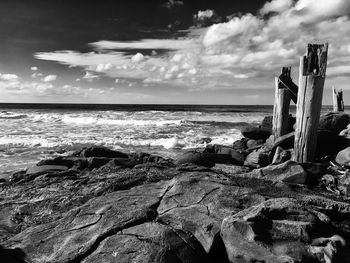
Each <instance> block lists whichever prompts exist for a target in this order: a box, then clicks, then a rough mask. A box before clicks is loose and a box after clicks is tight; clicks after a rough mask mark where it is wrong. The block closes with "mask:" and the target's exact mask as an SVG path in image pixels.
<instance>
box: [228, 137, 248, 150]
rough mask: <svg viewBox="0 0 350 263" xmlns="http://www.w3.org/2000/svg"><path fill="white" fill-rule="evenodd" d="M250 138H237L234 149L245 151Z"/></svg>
mask: <svg viewBox="0 0 350 263" xmlns="http://www.w3.org/2000/svg"><path fill="white" fill-rule="evenodd" d="M248 140H249V139H247V138H242V139H240V140H237V141H235V142H234V143H233V146H232V148H233V149H234V150H238V151H243V150H245V149H247V141H248Z"/></svg>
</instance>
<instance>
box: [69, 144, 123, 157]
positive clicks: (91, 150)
mask: <svg viewBox="0 0 350 263" xmlns="http://www.w3.org/2000/svg"><path fill="white" fill-rule="evenodd" d="M73 155H74V156H80V157H85V158H88V157H106V158H128V157H129V156H128V155H127V154H125V153H122V152H119V151H113V150H111V149H108V148H106V147H102V146H99V147H97V146H93V147H88V148H84V149H82V150H81V151H78V152H76V153H74V154H73Z"/></svg>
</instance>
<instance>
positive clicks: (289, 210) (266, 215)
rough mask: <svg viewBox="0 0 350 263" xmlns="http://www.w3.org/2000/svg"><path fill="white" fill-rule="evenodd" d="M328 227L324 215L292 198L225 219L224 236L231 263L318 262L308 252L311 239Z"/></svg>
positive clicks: (276, 201)
mask: <svg viewBox="0 0 350 263" xmlns="http://www.w3.org/2000/svg"><path fill="white" fill-rule="evenodd" d="M327 226H328V228H329V229H331V225H330V219H329V218H328V217H327V216H326V215H325V214H322V213H320V212H317V211H315V210H312V209H309V208H305V207H304V206H303V205H302V204H300V202H298V201H297V200H295V199H292V198H275V199H270V200H268V201H265V202H262V203H261V204H259V205H257V206H252V207H250V208H248V209H245V210H242V211H240V212H238V213H237V214H235V215H232V216H229V217H226V218H225V219H224V220H223V222H222V225H221V236H222V240H223V242H224V245H225V247H226V251H227V254H228V258H229V260H230V262H266V263H269V262H270V263H274V262H284V263H285V262H306V261H304V260H308V259H309V260H310V259H313V260H315V259H316V255H315V254H314V253H312V252H310V251H308V244H309V243H310V241H311V240H312V237H313V236H314V235H315V234H321V233H324V230H325V228H327ZM307 262H308V261H307ZM311 262H313V261H311Z"/></svg>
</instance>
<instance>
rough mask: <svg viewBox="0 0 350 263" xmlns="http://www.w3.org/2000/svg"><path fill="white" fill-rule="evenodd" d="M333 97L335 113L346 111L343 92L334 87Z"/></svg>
mask: <svg viewBox="0 0 350 263" xmlns="http://www.w3.org/2000/svg"><path fill="white" fill-rule="evenodd" d="M332 95H333V111H334V112H339V111H344V100H343V91H342V90H340V91H337V90H336V89H335V88H334V87H332Z"/></svg>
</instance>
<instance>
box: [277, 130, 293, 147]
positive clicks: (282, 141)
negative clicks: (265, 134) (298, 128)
mask: <svg viewBox="0 0 350 263" xmlns="http://www.w3.org/2000/svg"><path fill="white" fill-rule="evenodd" d="M277 147H282V148H283V149H290V148H293V147H294V132H290V133H287V134H285V135H282V136H281V137H278V138H276V139H275V141H274V144H273V146H272V148H273V149H276V148H277Z"/></svg>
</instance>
